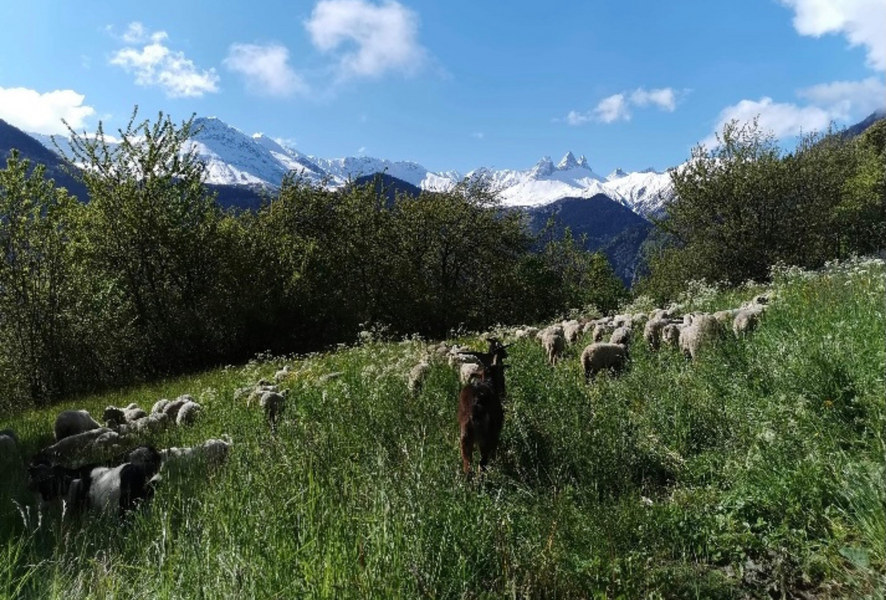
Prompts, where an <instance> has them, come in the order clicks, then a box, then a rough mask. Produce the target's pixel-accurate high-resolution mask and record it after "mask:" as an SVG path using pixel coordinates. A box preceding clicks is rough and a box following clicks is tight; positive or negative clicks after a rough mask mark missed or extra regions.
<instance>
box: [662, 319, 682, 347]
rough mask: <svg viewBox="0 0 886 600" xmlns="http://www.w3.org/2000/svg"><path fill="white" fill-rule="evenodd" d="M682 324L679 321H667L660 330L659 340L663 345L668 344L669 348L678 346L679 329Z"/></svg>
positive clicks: (680, 329)
mask: <svg viewBox="0 0 886 600" xmlns="http://www.w3.org/2000/svg"><path fill="white" fill-rule="evenodd" d="M682 329H683V325H682V324H681V323H668V324H667V325H665V326H664V328H663V329H662V330H661V342H662V343H663V344H664V345H665V346H670V347H671V348H674V349H676V348H679V347H680V331H682Z"/></svg>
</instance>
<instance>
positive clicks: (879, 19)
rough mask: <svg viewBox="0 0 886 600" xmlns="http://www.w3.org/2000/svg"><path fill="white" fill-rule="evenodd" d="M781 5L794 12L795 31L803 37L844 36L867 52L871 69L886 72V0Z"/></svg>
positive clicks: (803, 0) (796, 0)
mask: <svg viewBox="0 0 886 600" xmlns="http://www.w3.org/2000/svg"><path fill="white" fill-rule="evenodd" d="M781 2H782V4H784V5H786V6H788V7H790V8H792V9H793V10H794V29H796V30H797V33H799V34H800V35H809V36H814V37H819V36H822V35H824V34H826V33H840V34H843V35H844V36H846V38H847V39H848V40H849V44H850V45H851V46H863V47H864V48H865V50H866V52H867V62H868V66H870V67H871V68H873V69H875V70H877V71H886V25H884V24H886V2H884V1H883V0H781Z"/></svg>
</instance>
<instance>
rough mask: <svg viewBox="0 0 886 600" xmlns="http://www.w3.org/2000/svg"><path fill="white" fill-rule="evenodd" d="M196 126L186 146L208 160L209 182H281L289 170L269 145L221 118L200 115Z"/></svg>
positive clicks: (195, 123) (228, 183)
mask: <svg viewBox="0 0 886 600" xmlns="http://www.w3.org/2000/svg"><path fill="white" fill-rule="evenodd" d="M194 127H195V128H196V129H197V130H198V131H197V133H196V134H195V135H194V136H193V137H192V138H191V139H190V140H188V142H187V144H186V148H187V149H194V150H195V151H196V153H197V155H198V156H199V157H200V158H202V159H203V160H204V162H205V163H206V173H207V183H215V184H219V185H267V184H271V185H279V184H280V182H281V181H282V180H283V176H284V175H286V173H287V171H288V169H287V167H286V166H284V165H283V164H282V163H281V162H280V161H279V160H278V159H276V158H275V157H274V155H273V154H272V153H271V152H270V151H269V150H268V149H267V148H266V147H264V146H263V145H262V144H259V143H257V142H256V141H255V140H254V139H253V138H252V137H250V136H248V135H246V134H245V133H243V132H242V131H240V130H239V129H235V128H233V127H231V126H230V125H228V124H226V123H224V122H223V121H221V120H220V119H217V118H215V117H209V118H202V117H201V118H197V119H194Z"/></svg>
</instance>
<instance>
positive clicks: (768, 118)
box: [702, 77, 886, 148]
mask: <svg viewBox="0 0 886 600" xmlns="http://www.w3.org/2000/svg"><path fill="white" fill-rule="evenodd" d="M797 95H798V96H799V97H800V98H803V99H804V100H807V101H808V104H806V105H805V106H800V105H798V104H794V103H789V102H774V101H773V100H772V98H769V97H763V98H761V99H760V100H742V101H741V102H739V103H737V104H734V105H732V106H727V107H726V108H724V109H723V110H722V111H720V115H719V117H718V120H717V125H716V127H715V129H714V131H715V132H717V133H719V132H722V131H723V126H724V125H725V124H726V123H727V122H729V121H731V120H733V119H735V120H738V121H740V122H742V123H745V122H749V121H752V120H753V119H754V118H755V117H757V116H758V115H759V117H760V121H759V124H760V127H761V128H762V129H763V130H765V131H771V132H772V133H773V135H775V137H776V138H778V139H783V138H788V137H793V136H796V135H798V134H799V133H801V132H807V133H808V132H812V131H824V130H826V129H827V128H828V127H829V126H830V124H831V123H832V122H833V123H844V124H845V123H851V122H853V121H858V120H860V119H862V118H864V117H866V116H868V115H869V114H870V113H872V112H874V111H876V110H882V109H884V108H886V82H884V81H883V80H882V79H880V78H877V77H868V78H867V79H864V80H862V81H834V82H832V83H822V84H819V85H815V86H812V87H810V88H806V89H803V90H800V91H798V92H797ZM702 143H703V144H705V145H706V146H707V147H709V148H711V147H714V146H716V145H717V140H716V137H715V134H714V133H711V135H709V136H708V137H707V138H705V139H704V140H703V141H702Z"/></svg>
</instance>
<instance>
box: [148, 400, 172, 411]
mask: <svg viewBox="0 0 886 600" xmlns="http://www.w3.org/2000/svg"><path fill="white" fill-rule="evenodd" d="M168 404H169V400H167V399H166V398H161V399H160V400H157V401H156V402H155V403H154V406H153V407H152V408H151V414H152V415H156V414H160V413H163V414H166V413H164V412H163V411H164V409H165V408H166V406H167V405H168Z"/></svg>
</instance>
